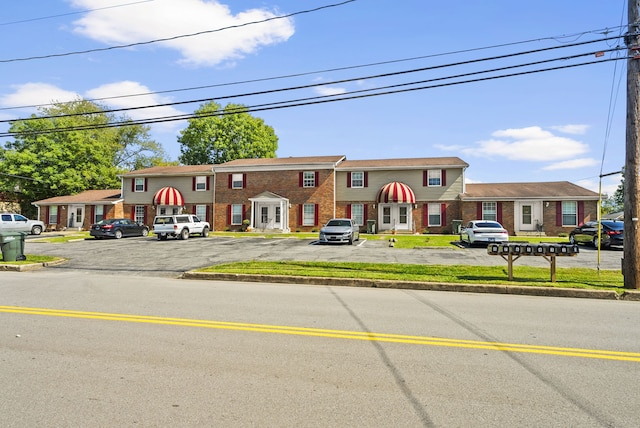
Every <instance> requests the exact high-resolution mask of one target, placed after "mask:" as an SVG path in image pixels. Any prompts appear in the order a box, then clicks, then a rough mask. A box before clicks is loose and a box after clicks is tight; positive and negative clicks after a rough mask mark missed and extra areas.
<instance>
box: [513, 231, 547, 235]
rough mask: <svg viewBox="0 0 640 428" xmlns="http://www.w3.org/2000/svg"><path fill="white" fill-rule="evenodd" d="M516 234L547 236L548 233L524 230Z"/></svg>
mask: <svg viewBox="0 0 640 428" xmlns="http://www.w3.org/2000/svg"><path fill="white" fill-rule="evenodd" d="M515 235H516V236H547V234H546V233H544V232H536V231H531V232H527V231H524V230H521V231H519V232H516V233H515Z"/></svg>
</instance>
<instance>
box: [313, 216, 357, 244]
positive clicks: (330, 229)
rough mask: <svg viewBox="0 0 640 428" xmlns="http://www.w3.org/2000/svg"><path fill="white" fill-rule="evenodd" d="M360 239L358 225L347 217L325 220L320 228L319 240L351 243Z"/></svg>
mask: <svg viewBox="0 0 640 428" xmlns="http://www.w3.org/2000/svg"><path fill="white" fill-rule="evenodd" d="M359 239H360V231H359V230H358V226H357V225H356V224H354V223H353V220H351V219H349V218H334V219H331V220H329V221H328V222H327V224H325V225H324V227H322V228H321V229H320V242H322V243H329V242H337V243H342V242H345V243H348V244H349V245H353V241H358V240H359Z"/></svg>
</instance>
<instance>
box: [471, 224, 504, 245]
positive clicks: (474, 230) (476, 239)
mask: <svg viewBox="0 0 640 428" xmlns="http://www.w3.org/2000/svg"><path fill="white" fill-rule="evenodd" d="M460 241H461V242H466V243H467V244H469V245H474V244H477V243H481V244H490V243H493V242H507V241H509V232H507V230H506V229H505V228H504V227H502V225H501V224H500V223H498V222H497V221H490V220H473V221H470V222H469V223H467V225H466V226H465V227H463V228H462V230H461V231H460Z"/></svg>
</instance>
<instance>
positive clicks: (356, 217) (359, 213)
mask: <svg viewBox="0 0 640 428" xmlns="http://www.w3.org/2000/svg"><path fill="white" fill-rule="evenodd" d="M351 220H353V223H354V224H356V225H358V226H362V225H363V224H364V205H363V204H351Z"/></svg>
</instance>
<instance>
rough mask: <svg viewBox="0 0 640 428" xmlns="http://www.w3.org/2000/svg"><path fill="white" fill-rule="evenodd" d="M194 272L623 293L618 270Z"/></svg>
mask: <svg viewBox="0 0 640 428" xmlns="http://www.w3.org/2000/svg"><path fill="white" fill-rule="evenodd" d="M198 271H199V272H222V273H237V274H254V275H289V276H314V277H323V278H361V279H371V280H391V281H424V282H442V283H461V284H499V285H524V286H537V287H559V288H581V289H597V290H615V291H618V292H622V291H623V289H624V280H623V277H622V274H621V273H620V272H619V271H618V270H615V271H614V270H600V271H599V272H598V271H597V270H595V269H587V268H557V269H556V282H551V281H550V271H549V268H542V267H530V266H514V267H513V275H514V279H513V281H509V280H508V273H507V267H506V266H463V265H415V264H389V263H351V262H343V263H336V262H305V261H282V262H262V261H247V262H236V263H227V264H220V265H214V266H210V267H207V268H203V269H199V270H198Z"/></svg>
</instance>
